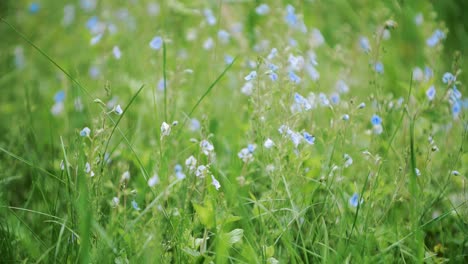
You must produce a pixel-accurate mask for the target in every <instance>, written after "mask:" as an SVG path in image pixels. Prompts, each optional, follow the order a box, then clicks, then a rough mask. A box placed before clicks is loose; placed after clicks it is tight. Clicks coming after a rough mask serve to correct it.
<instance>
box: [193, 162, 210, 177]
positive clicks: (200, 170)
mask: <svg viewBox="0 0 468 264" xmlns="http://www.w3.org/2000/svg"><path fill="white" fill-rule="evenodd" d="M208 173H209V171H208V167H206V166H205V165H200V166H198V167H197V170H196V171H195V176H197V177H198V178H205V176H206V175H207V174H208Z"/></svg>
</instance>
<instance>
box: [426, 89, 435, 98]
mask: <svg viewBox="0 0 468 264" xmlns="http://www.w3.org/2000/svg"><path fill="white" fill-rule="evenodd" d="M435 94H436V89H435V87H434V85H432V86H431V87H429V89H427V91H426V96H427V98H428V99H429V101H432V100H434V97H435Z"/></svg>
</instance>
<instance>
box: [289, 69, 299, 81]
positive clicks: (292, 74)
mask: <svg viewBox="0 0 468 264" xmlns="http://www.w3.org/2000/svg"><path fill="white" fill-rule="evenodd" d="M289 80H291V82H293V83H295V84H298V83H300V82H301V78H300V77H299V76H297V75H296V74H295V73H294V72H292V71H290V72H289Z"/></svg>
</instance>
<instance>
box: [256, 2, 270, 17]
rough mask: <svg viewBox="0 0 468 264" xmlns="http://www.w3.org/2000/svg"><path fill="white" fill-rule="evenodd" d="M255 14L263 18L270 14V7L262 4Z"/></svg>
mask: <svg viewBox="0 0 468 264" xmlns="http://www.w3.org/2000/svg"><path fill="white" fill-rule="evenodd" d="M255 12H256V13H257V14H258V15H260V16H263V15H266V14H268V12H270V7H269V6H268V5H267V4H261V5H259V6H257V8H255Z"/></svg>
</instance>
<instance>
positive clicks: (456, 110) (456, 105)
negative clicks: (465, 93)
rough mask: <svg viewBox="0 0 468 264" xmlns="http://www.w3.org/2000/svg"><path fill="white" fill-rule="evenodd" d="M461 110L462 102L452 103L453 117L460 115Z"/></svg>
mask: <svg viewBox="0 0 468 264" xmlns="http://www.w3.org/2000/svg"><path fill="white" fill-rule="evenodd" d="M460 111H461V105H460V102H458V101H457V102H455V103H454V104H453V105H452V115H453V117H458V114H460Z"/></svg>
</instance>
